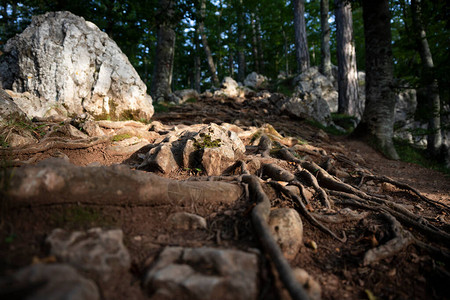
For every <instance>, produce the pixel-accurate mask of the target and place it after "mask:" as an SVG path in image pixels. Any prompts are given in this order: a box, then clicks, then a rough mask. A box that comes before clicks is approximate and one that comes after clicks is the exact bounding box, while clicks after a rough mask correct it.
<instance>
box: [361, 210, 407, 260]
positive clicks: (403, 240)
mask: <svg viewBox="0 0 450 300" xmlns="http://www.w3.org/2000/svg"><path fill="white" fill-rule="evenodd" d="M382 216H383V217H384V218H385V219H386V220H387V221H388V222H389V224H390V226H391V232H392V235H393V238H392V239H391V240H389V241H388V242H387V243H385V244H383V245H381V246H379V247H377V248H374V249H370V250H369V251H367V252H366V254H365V255H364V260H363V264H364V265H365V266H367V265H370V264H373V263H376V262H378V261H380V260H382V259H384V258H388V257H392V256H394V255H395V254H397V253H399V252H400V251H402V250H403V249H405V248H406V247H408V246H409V245H411V244H412V243H413V242H414V238H413V236H412V234H411V233H410V232H409V231H406V230H404V229H403V227H402V225H401V224H400V222H398V221H397V220H396V219H395V218H394V217H393V216H392V215H390V214H388V213H383V214H382Z"/></svg>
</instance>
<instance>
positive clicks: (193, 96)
mask: <svg viewBox="0 0 450 300" xmlns="http://www.w3.org/2000/svg"><path fill="white" fill-rule="evenodd" d="M173 94H174V95H175V96H176V98H174V100H175V101H174V102H175V104H182V103H185V102H186V101H188V100H194V101H197V100H198V98H199V97H200V95H199V94H198V92H197V91H196V90H193V89H186V90H178V91H175V92H174V93H173Z"/></svg>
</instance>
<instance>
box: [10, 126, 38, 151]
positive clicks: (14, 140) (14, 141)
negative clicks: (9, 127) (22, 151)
mask: <svg viewBox="0 0 450 300" xmlns="http://www.w3.org/2000/svg"><path fill="white" fill-rule="evenodd" d="M5 142H6V143H7V144H8V146H9V147H22V146H25V145H29V144H34V143H37V142H38V140H37V139H36V138H35V137H33V136H32V135H31V133H30V132H28V131H23V130H22V131H20V134H17V133H15V132H11V133H10V134H8V136H7V138H6V139H5Z"/></svg>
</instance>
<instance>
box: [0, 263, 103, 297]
mask: <svg viewBox="0 0 450 300" xmlns="http://www.w3.org/2000/svg"><path fill="white" fill-rule="evenodd" d="M15 287H16V288H18V287H20V289H21V290H22V291H28V292H29V293H27V294H26V299H28V300H42V299H52V300H97V299H100V294H99V291H98V287H97V286H96V285H95V283H94V282H93V281H92V280H88V279H86V278H84V277H82V276H81V275H80V274H78V273H77V271H76V270H75V269H74V268H72V267H71V266H69V265H64V264H49V265H47V264H40V263H38V264H34V265H31V266H28V267H25V268H23V269H20V270H19V271H17V272H16V273H14V274H13V275H12V276H10V277H7V278H2V279H0V290H1V291H2V294H3V295H6V294H8V290H9V289H11V293H12V292H13V291H14V288H15ZM16 292H17V291H16ZM24 295H25V293H24ZM11 299H12V298H11ZM18 299H19V298H18ZM20 299H22V298H20ZM24 299H25V298H24Z"/></svg>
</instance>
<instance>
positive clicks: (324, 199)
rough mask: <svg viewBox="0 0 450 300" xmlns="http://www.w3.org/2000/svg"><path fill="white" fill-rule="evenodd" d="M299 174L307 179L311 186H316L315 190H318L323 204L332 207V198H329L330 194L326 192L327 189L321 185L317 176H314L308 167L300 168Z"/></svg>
mask: <svg viewBox="0 0 450 300" xmlns="http://www.w3.org/2000/svg"><path fill="white" fill-rule="evenodd" d="M298 174H299V175H300V177H301V178H302V179H303V180H305V181H306V182H307V183H308V184H309V185H310V186H312V187H313V188H314V190H315V191H316V192H317V194H318V196H319V200H320V202H321V203H322V205H323V206H325V207H326V208H331V203H330V199H329V198H328V195H327V193H326V192H325V190H324V189H323V188H322V187H321V186H320V185H319V182H317V179H316V177H314V176H313V175H312V174H311V173H310V172H309V171H308V170H306V169H299V173H298Z"/></svg>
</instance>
